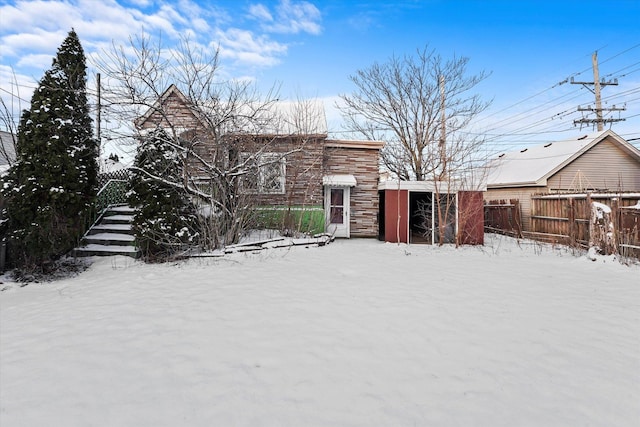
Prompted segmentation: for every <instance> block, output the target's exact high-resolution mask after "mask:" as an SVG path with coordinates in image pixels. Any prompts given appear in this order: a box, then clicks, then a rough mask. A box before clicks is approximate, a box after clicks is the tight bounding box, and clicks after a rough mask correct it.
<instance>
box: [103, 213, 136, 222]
mask: <svg viewBox="0 0 640 427" xmlns="http://www.w3.org/2000/svg"><path fill="white" fill-rule="evenodd" d="M132 222H133V215H122V214H116V215H105V216H103V217H102V221H100V223H101V224H131V223H132Z"/></svg>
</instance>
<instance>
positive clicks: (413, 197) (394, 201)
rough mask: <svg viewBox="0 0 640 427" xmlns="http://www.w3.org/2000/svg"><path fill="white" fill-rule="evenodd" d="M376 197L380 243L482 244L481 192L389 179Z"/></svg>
mask: <svg viewBox="0 0 640 427" xmlns="http://www.w3.org/2000/svg"><path fill="white" fill-rule="evenodd" d="M378 194H379V197H380V214H379V224H380V230H379V239H380V240H384V241H386V242H392V243H398V242H399V243H427V244H433V243H440V242H442V243H456V242H457V243H458V244H464V245H482V244H484V208H483V197H482V196H483V192H482V191H479V190H465V189H463V187H462V186H460V185H451V183H441V182H434V181H397V180H390V181H383V182H381V183H380V184H379V185H378ZM441 224H442V226H441ZM441 238H442V239H441Z"/></svg>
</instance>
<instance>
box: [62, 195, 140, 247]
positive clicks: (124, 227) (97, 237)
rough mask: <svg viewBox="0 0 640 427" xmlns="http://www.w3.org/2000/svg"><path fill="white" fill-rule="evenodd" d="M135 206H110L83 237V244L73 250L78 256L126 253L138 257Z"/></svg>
mask: <svg viewBox="0 0 640 427" xmlns="http://www.w3.org/2000/svg"><path fill="white" fill-rule="evenodd" d="M135 212H136V210H135V208H132V207H130V206H126V205H119V206H110V207H108V208H107V210H106V211H105V213H104V214H103V215H102V217H101V218H100V220H99V221H98V222H97V223H96V224H94V225H93V226H92V227H91V228H90V229H89V231H87V233H86V234H85V235H84V237H83V238H82V242H81V246H79V247H77V248H75V249H74V250H73V255H75V256H77V257H87V256H110V255H124V256H129V257H132V258H138V257H140V255H141V252H140V249H139V248H138V247H136V243H135V237H134V236H133V231H132V229H131V224H132V222H133V216H134V214H135Z"/></svg>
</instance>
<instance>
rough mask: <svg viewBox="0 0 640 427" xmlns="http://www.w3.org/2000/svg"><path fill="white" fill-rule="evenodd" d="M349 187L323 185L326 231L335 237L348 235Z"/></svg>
mask: <svg viewBox="0 0 640 427" xmlns="http://www.w3.org/2000/svg"><path fill="white" fill-rule="evenodd" d="M350 195H351V188H349V187H330V186H327V187H325V195H324V214H325V222H326V224H327V225H326V229H327V233H329V234H332V235H334V236H335V237H349V235H350V228H349V217H350V215H349V206H350V201H349V199H350Z"/></svg>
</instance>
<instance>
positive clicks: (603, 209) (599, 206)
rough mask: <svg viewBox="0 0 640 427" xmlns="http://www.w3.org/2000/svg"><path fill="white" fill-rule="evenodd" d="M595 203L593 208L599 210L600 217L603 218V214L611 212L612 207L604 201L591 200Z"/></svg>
mask: <svg viewBox="0 0 640 427" xmlns="http://www.w3.org/2000/svg"><path fill="white" fill-rule="evenodd" d="M591 203H592V204H593V208H594V209H596V210H597V211H598V218H602V215H603V214H610V213H611V208H610V207H609V206H607V205H605V204H604V203H599V202H591Z"/></svg>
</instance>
